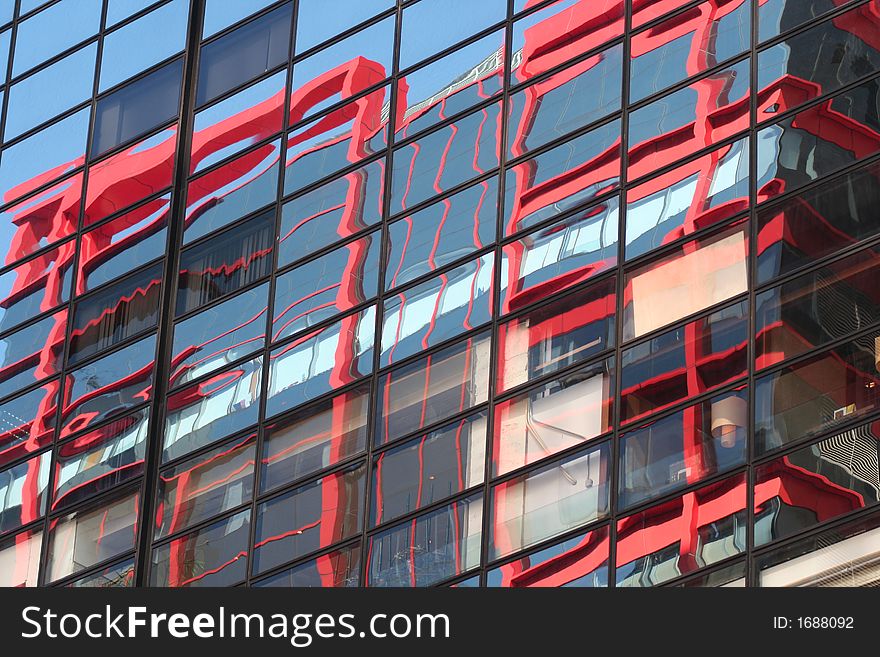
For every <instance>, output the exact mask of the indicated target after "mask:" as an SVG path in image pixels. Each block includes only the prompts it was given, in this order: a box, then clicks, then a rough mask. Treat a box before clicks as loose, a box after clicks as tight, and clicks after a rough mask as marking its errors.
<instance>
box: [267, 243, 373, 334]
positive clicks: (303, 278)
mask: <svg viewBox="0 0 880 657" xmlns="http://www.w3.org/2000/svg"><path fill="white" fill-rule="evenodd" d="M381 245H382V234H381V232H375V233H371V234H370V235H367V236H366V237H362V238H361V239H359V240H355V241H353V242H349V243H348V244H346V245H345V246H343V247H340V248H338V249H336V250H335V251H331V252H329V253H327V254H325V255H323V256H320V257H318V258H315V259H314V260H310V261H309V262H307V263H306V264H304V265H301V266H299V267H296V268H294V269H292V270H290V271H288V272H286V273H284V274H282V275H280V276H278V277H277V278H276V279H275V302H274V306H273V308H274V314H275V316H274V317H273V319H272V340H273V341H274V340H280V339H282V338H285V337H288V336H291V335H294V334H296V333H299V332H300V331H303V330H306V329H309V328H312V327H313V326H314V325H315V324H320V323H321V322H323V321H325V320H328V319H330V318H331V317H334V316H335V315H337V314H339V313H341V312H344V311H346V310H350V309H351V308H353V307H355V306H359V305H360V304H362V303H363V302H365V301H367V300H368V299H372V298H373V297H375V296H376V294H377V292H378V288H379V251H380V248H381Z"/></svg>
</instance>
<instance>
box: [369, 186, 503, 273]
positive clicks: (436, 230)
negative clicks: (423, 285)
mask: <svg viewBox="0 0 880 657" xmlns="http://www.w3.org/2000/svg"><path fill="white" fill-rule="evenodd" d="M497 214H498V179H497V178H490V179H489V180H486V181H483V182H481V183H477V184H476V185H473V186H472V187H468V188H467V189H464V190H462V191H460V192H457V193H455V194H453V195H452V196H449V197H448V198H445V199H443V200H442V201H438V202H437V203H434V204H433V205H429V206H428V207H426V208H424V209H422V210H419V211H418V212H413V213H412V214H410V215H408V216H406V217H403V218H402V219H401V220H400V221H397V222H395V223H393V224H391V226H390V227H389V229H388V231H389V242H390V246H389V249H390V253H389V256H388V262H387V264H386V266H385V289H392V288H394V287H397V286H398V285H405V284H406V283H408V282H409V281H411V280H413V279H415V278H418V277H419V276H422V275H424V274H427V273H428V272H432V271H436V270H437V269H440V268H441V267H444V266H446V265H448V264H450V263H452V262H455V261H456V260H458V259H460V258H463V257H466V256H467V255H469V254H470V253H472V252H474V251H476V250H478V249H481V248H483V247H485V246H488V245H489V244H492V243H493V242H494V241H495V231H496V224H497V221H498V218H497Z"/></svg>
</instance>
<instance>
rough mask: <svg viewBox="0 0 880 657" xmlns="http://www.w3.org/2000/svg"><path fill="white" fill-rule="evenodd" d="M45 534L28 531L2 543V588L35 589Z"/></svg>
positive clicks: (0, 572)
mask: <svg viewBox="0 0 880 657" xmlns="http://www.w3.org/2000/svg"><path fill="white" fill-rule="evenodd" d="M42 546H43V532H42V531H34V530H27V531H23V532H21V533H20V534H17V535H16V536H10V537H9V538H6V539H3V540H2V541H0V587H3V588H7V587H15V588H19V587H35V586H37V577H38V575H39V572H40V551H41V549H42Z"/></svg>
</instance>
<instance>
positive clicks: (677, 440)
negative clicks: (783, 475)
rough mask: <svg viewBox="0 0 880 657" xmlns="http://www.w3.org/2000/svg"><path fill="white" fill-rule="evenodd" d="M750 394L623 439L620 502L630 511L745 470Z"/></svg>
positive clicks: (725, 397) (719, 399)
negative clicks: (737, 469)
mask: <svg viewBox="0 0 880 657" xmlns="http://www.w3.org/2000/svg"><path fill="white" fill-rule="evenodd" d="M748 416H749V401H748V389H745V388H742V389H739V390H735V391H733V392H730V393H722V394H720V395H717V396H715V397H713V398H712V399H709V400H706V401H704V402H701V403H699V404H694V405H692V406H688V407H686V408H684V409H682V410H680V411H677V412H676V413H673V414H672V415H669V416H667V417H664V418H662V419H659V420H654V421H653V422H651V423H650V424H647V425H645V426H644V427H641V428H639V429H636V430H635V431H630V432H629V433H626V434H623V435H622V436H621V437H620V496H619V498H618V505H619V507H620V508H621V509H626V508H629V507H631V506H635V505H636V504H640V503H642V502H644V501H646V500H650V499H653V498H655V497H660V496H662V495H665V494H667V493H670V492H672V491H674V490H678V489H681V488H685V487H687V486H689V485H691V484H695V483H697V482H700V481H702V480H703V479H707V478H709V477H711V476H714V475H716V474H718V473H721V472H724V471H725V470H731V469H733V468H735V467H736V466H738V465H742V464H743V463H744V462H745V458H746V434H747V432H748Z"/></svg>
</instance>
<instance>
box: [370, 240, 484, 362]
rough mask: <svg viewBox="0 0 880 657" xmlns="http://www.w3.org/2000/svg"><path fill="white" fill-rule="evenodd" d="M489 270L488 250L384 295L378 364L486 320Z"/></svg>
mask: <svg viewBox="0 0 880 657" xmlns="http://www.w3.org/2000/svg"><path fill="white" fill-rule="evenodd" d="M493 271H494V254H492V253H489V254H487V255H485V256H483V257H482V258H478V259H477V260H472V261H471V262H468V263H465V264H463V265H460V266H459V267H456V268H455V269H451V270H449V271H447V272H446V273H444V274H441V275H440V276H439V277H437V278H432V279H430V280H428V281H425V282H424V283H421V284H419V285H416V286H415V287H411V288H409V289H407V290H404V291H402V292H398V293H396V294H395V295H394V296H392V297H389V298H387V299H385V304H384V314H383V317H382V353H381V356H380V360H379V366H380V367H384V366H386V365H391V364H392V363H396V362H399V361H400V360H403V359H404V358H406V357H408V356H412V355H414V354H417V353H420V352H421V351H423V350H424V349H428V348H429V347H432V346H434V345H437V344H440V343H441V342H444V341H446V340H448V339H451V338H454V337H456V336H457V335H460V334H461V333H464V332H465V331H468V330H470V329H472V328H475V327H478V326H480V325H482V324H485V323H486V322H489V321H491V319H492V308H491V305H490V303H491V301H492V274H493Z"/></svg>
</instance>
